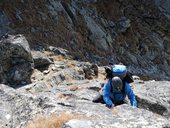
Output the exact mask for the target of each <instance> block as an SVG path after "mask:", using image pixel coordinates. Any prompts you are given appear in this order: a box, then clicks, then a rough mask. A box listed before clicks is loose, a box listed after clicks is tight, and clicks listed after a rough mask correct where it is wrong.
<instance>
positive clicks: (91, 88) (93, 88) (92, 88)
mask: <svg viewBox="0 0 170 128" xmlns="http://www.w3.org/2000/svg"><path fill="white" fill-rule="evenodd" d="M88 89H90V90H94V91H96V92H99V91H100V89H101V88H99V87H89V88H88Z"/></svg>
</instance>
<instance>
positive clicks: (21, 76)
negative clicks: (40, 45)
mask: <svg viewBox="0 0 170 128" xmlns="http://www.w3.org/2000/svg"><path fill="white" fill-rule="evenodd" d="M0 55H1V57H0V82H1V83H6V84H10V85H11V86H12V85H13V86H15V85H20V84H27V83H30V76H31V74H32V70H33V68H34V63H33V59H32V55H31V51H30V48H29V44H28V41H27V40H26V38H25V37H24V36H23V35H16V36H14V35H6V36H5V37H4V38H2V39H1V41H0Z"/></svg>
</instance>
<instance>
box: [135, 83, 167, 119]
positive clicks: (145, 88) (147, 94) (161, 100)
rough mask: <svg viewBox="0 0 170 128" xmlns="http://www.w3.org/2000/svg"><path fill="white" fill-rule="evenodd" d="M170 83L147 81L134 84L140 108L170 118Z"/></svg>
mask: <svg viewBox="0 0 170 128" xmlns="http://www.w3.org/2000/svg"><path fill="white" fill-rule="evenodd" d="M169 84H170V82H169V81H147V82H144V83H138V82H136V83H133V85H134V92H135V94H136V96H137V99H138V102H139V104H138V107H140V108H145V109H148V110H150V111H153V112H155V113H158V114H161V115H164V116H166V117H170V94H169V92H170V87H169Z"/></svg>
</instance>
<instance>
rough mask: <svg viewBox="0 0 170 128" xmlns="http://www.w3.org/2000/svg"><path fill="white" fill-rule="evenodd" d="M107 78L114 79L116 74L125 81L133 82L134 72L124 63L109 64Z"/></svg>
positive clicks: (106, 70)
mask: <svg viewBox="0 0 170 128" xmlns="http://www.w3.org/2000/svg"><path fill="white" fill-rule="evenodd" d="M105 72H106V78H107V79H112V78H113V77H114V76H118V77H120V78H121V79H122V81H123V82H128V83H132V82H133V78H132V73H131V72H129V71H128V70H127V67H126V66H125V65H122V64H115V65H109V66H106V67H105Z"/></svg>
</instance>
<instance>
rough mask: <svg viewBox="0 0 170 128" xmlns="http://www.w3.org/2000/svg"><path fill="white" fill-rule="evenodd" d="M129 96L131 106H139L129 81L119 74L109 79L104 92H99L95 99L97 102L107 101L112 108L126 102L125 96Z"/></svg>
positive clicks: (107, 104)
mask: <svg viewBox="0 0 170 128" xmlns="http://www.w3.org/2000/svg"><path fill="white" fill-rule="evenodd" d="M126 95H127V96H128V98H129V100H130V103H131V106H132V107H133V108H136V107H137V101H136V99H135V95H134V93H133V91H132V89H131V87H130V85H129V83H128V82H123V81H122V80H121V79H120V78H119V77H118V76H115V77H113V78H112V79H109V80H108V81H107V83H106V84H105V85H104V87H103V91H102V94H100V93H99V95H97V96H96V97H95V98H94V99H93V102H95V103H99V102H100V103H105V104H106V106H107V107H109V108H112V107H114V106H116V105H121V104H123V103H125V97H126Z"/></svg>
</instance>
